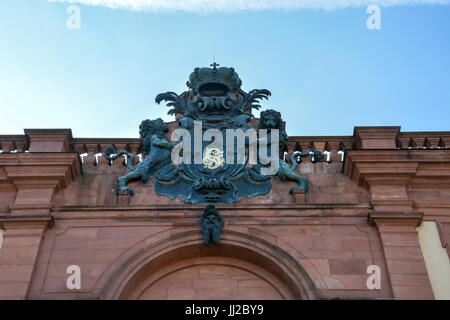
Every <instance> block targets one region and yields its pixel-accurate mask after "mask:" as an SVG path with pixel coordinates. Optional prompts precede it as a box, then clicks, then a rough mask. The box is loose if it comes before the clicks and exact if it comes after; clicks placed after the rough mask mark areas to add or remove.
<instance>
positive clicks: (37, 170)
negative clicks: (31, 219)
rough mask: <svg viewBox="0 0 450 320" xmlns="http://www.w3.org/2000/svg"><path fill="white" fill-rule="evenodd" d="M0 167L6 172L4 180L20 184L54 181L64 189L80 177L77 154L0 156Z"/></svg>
mask: <svg viewBox="0 0 450 320" xmlns="http://www.w3.org/2000/svg"><path fill="white" fill-rule="evenodd" d="M0 166H3V167H4V168H5V171H6V179H11V180H14V181H15V182H16V181H17V182H18V181H22V183H33V181H36V183H35V184H45V180H52V181H54V180H55V179H56V181H57V183H59V184H60V186H61V187H63V188H64V187H66V186H67V185H68V184H69V183H70V182H71V181H72V180H74V179H76V178H77V177H78V176H79V175H81V165H80V160H79V157H78V154H77V153H33V152H29V153H9V154H2V155H1V157H0Z"/></svg>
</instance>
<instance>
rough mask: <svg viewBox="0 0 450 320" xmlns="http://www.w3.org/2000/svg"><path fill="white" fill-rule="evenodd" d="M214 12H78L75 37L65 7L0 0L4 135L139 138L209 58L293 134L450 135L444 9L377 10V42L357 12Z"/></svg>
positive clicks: (361, 9) (448, 12) (449, 21)
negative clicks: (383, 131) (356, 130)
mask: <svg viewBox="0 0 450 320" xmlns="http://www.w3.org/2000/svg"><path fill="white" fill-rule="evenodd" d="M85 1H87V2H89V0H85ZM292 1H294V0H292ZM321 1H322V2H326V1H327V0H321ZM125 2H126V1H125ZM130 2H131V3H132V2H133V1H130ZM144 2H145V1H144ZM156 2H158V1H156ZM232 2H233V1H232ZM232 2H230V3H232ZM244 2H245V1H244ZM250 2H251V1H250ZM266 2H267V1H266ZM273 2H275V0H274V1H273ZM343 2H345V1H343ZM356 2H358V1H356ZM363 2H364V1H363ZM375 2H377V1H375ZM444 2H445V1H444ZM219 3H220V5H221V6H222V7H219V9H216V10H210V11H208V12H200V13H199V12H186V10H158V8H156V9H155V10H153V9H152V10H148V8H147V9H145V10H141V9H140V8H137V9H136V8H135V10H134V11H133V10H128V9H127V8H118V9H110V8H107V7H104V6H88V5H84V4H77V5H79V7H80V9H81V29H80V30H70V29H68V28H67V27H66V20H67V19H68V17H69V15H70V14H68V13H67V12H66V9H67V7H68V6H69V5H70V3H54V2H47V1H46V0H0V109H1V113H0V114H1V121H0V123H1V125H0V134H23V129H24V128H71V129H72V132H73V135H74V136H75V137H138V126H139V124H140V122H141V121H142V120H143V119H147V118H150V119H152V118H157V117H162V118H163V119H165V120H167V121H170V120H171V117H169V116H167V115H166V112H167V110H168V109H167V108H165V107H164V106H162V105H160V106H158V105H156V104H155V102H154V98H155V96H156V95H157V94H158V93H160V92H165V91H176V92H178V93H181V92H182V91H184V90H185V88H186V87H185V83H186V81H187V79H188V76H189V74H190V72H192V70H193V69H194V68H195V67H202V66H208V65H209V64H210V63H211V62H212V55H213V54H215V56H216V60H217V62H218V63H220V64H221V65H222V66H233V67H235V69H236V71H237V72H238V73H239V75H240V77H241V79H242V81H243V89H244V90H251V89H254V88H266V89H269V90H270V91H271V92H272V97H271V98H270V100H269V101H268V102H264V103H263V107H264V109H268V108H274V109H277V110H279V111H280V112H281V113H282V115H283V118H284V120H286V122H287V131H288V134H289V135H351V134H352V133H353V127H354V126H361V125H401V126H402V130H403V131H440V130H444V131H445V130H447V131H448V130H450V125H449V119H450V37H449V36H450V6H448V5H416V6H409V5H402V6H392V7H382V8H381V30H368V29H367V27H366V20H367V17H368V14H366V6H364V5H361V6H356V7H355V6H348V7H345V8H336V9H333V10H325V9H321V8H316V9H309V8H306V9H302V8H297V9H289V10H286V9H280V8H277V7H274V8H266V9H265V10H254V9H253V8H251V7H250V8H249V9H248V10H241V9H240V8H237V9H236V8H233V10H228V11H230V12H226V13H224V12H220V11H221V10H222V9H224V8H226V6H227V3H226V2H224V1H219ZM192 11H196V10H192Z"/></svg>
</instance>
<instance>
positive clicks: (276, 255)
mask: <svg viewBox="0 0 450 320" xmlns="http://www.w3.org/2000/svg"><path fill="white" fill-rule="evenodd" d="M128 261H129V262H128V264H127V265H124V266H121V268H120V270H119V271H117V272H116V274H115V276H114V277H113V278H112V280H111V281H110V283H109V284H108V286H107V287H106V289H105V290H104V293H103V296H102V298H104V299H189V300H191V299H194V300H195V299H206V300H211V299H231V300H232V299H238V300H240V299H248V300H251V299H254V300H264V299H314V286H313V283H312V281H311V279H310V278H309V276H308V275H307V274H306V272H305V271H304V270H303V268H302V267H301V266H300V265H299V264H298V262H297V261H296V260H295V259H294V258H292V257H291V256H290V255H289V254H287V253H286V252H285V251H283V250H282V249H281V248H279V247H276V246H275V245H273V244H271V243H268V242H266V241H264V240H263V239H258V238H255V237H254V236H249V235H248V234H243V233H240V232H233V231H229V230H228V231H226V232H224V233H223V235H222V238H221V243H220V245H213V244H210V245H203V244H202V243H201V238H200V236H199V232H198V231H197V230H196V231H188V232H183V233H182V234H177V235H175V236H171V237H170V240H169V239H167V241H159V242H158V244H155V245H154V246H152V247H149V248H147V249H146V250H144V251H142V250H141V251H139V253H137V254H135V255H134V256H133V257H130V258H129V259H128Z"/></svg>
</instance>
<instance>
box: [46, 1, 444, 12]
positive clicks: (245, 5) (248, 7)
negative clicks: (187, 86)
mask: <svg viewBox="0 0 450 320" xmlns="http://www.w3.org/2000/svg"><path fill="white" fill-rule="evenodd" d="M48 1H49V2H67V3H73V4H84V5H92V6H102V7H108V8H112V9H128V10H132V11H147V12H159V11H163V12H164V11H166V12H170V11H184V12H198V13H209V12H236V11H257V10H300V9H325V10H333V9H339V8H349V7H367V6H369V5H371V4H377V5H379V6H383V7H388V6H403V5H430V4H441V5H443V4H450V0H48Z"/></svg>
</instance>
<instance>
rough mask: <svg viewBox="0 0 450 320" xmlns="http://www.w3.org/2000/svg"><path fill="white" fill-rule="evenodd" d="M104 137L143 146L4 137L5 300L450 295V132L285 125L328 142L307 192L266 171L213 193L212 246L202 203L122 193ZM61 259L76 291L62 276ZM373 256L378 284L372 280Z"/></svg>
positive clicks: (317, 142) (146, 190)
mask: <svg viewBox="0 0 450 320" xmlns="http://www.w3.org/2000/svg"><path fill="white" fill-rule="evenodd" d="M171 125H172V127H173V124H171ZM111 144H113V145H115V146H116V147H117V148H120V149H126V150H129V152H132V153H134V154H138V153H139V150H138V149H139V140H138V139H95V138H89V139H79V138H73V137H72V134H71V130H58V129H48V130H38V129H33V130H25V134H24V135H21V136H17V135H16V136H12V135H3V136H0V146H1V150H2V152H1V153H0V226H1V229H2V244H1V249H0V298H2V299H321V298H322V299H323V298H384V299H449V298H450V295H449V294H450V291H449V282H450V279H449V276H450V269H449V267H450V264H449V253H450V252H449V250H450V248H449V245H448V243H449V239H450V201H449V198H450V150H449V149H447V147H448V146H450V133H449V132H401V131H400V128H399V127H355V129H354V134H353V136H339V137H333V136H331V137H289V142H288V150H289V152H293V151H294V150H302V149H306V148H309V147H311V146H313V147H315V148H316V149H318V150H322V151H328V152H329V154H328V152H325V156H326V157H329V158H328V159H327V160H328V161H325V162H322V163H314V164H313V163H311V162H310V161H308V159H306V160H304V161H303V162H302V164H301V165H300V166H299V167H298V172H300V173H301V174H303V175H305V176H307V177H308V179H309V181H310V184H311V188H310V191H309V192H308V193H306V194H298V193H297V194H289V193H288V192H287V190H288V189H289V187H291V186H292V185H293V184H294V183H293V182H286V183H283V184H282V183H280V181H279V180H278V178H277V177H272V178H271V181H272V184H273V188H272V191H271V192H270V193H269V194H267V195H264V196H258V197H254V198H251V199H246V198H244V199H242V201H240V202H239V203H236V204H223V205H218V206H217V207H218V209H219V210H220V212H221V214H222V215H223V217H224V219H225V227H224V229H223V234H222V239H221V243H220V244H219V245H214V244H210V245H204V244H202V242H201V234H200V230H199V227H198V224H197V222H198V218H199V217H200V215H201V213H202V210H203V208H204V206H203V205H187V204H184V203H183V202H181V201H180V200H179V199H174V200H171V199H169V198H168V197H164V196H159V195H156V194H155V193H154V190H153V188H152V185H151V181H150V182H148V183H147V184H142V183H138V182H135V183H133V186H134V190H135V195H134V196H133V197H129V196H127V195H119V196H117V195H116V193H115V192H114V187H115V183H116V178H117V177H118V176H119V175H123V174H124V172H125V171H126V167H125V166H124V164H123V161H118V160H117V161H114V162H113V163H112V164H111V163H109V162H108V161H107V160H106V159H105V158H104V157H101V156H99V155H97V154H99V153H102V152H104V151H105V149H106V148H107V147H108V146H110V145H111ZM86 154H87V155H86ZM80 155H83V156H82V157H80ZM96 155H97V156H96ZM136 161H138V160H136ZM70 265H77V266H79V267H80V270H81V288H80V289H72V290H71V289H68V288H67V284H66V282H67V278H68V277H69V274H68V273H67V268H68V267H69V266H70ZM371 265H376V266H378V267H379V269H380V282H381V283H380V284H381V288H380V289H377V288H375V289H369V288H368V286H367V279H368V278H369V277H370V275H371V273H370V272H369V273H367V269H368V267H369V266H371Z"/></svg>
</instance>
